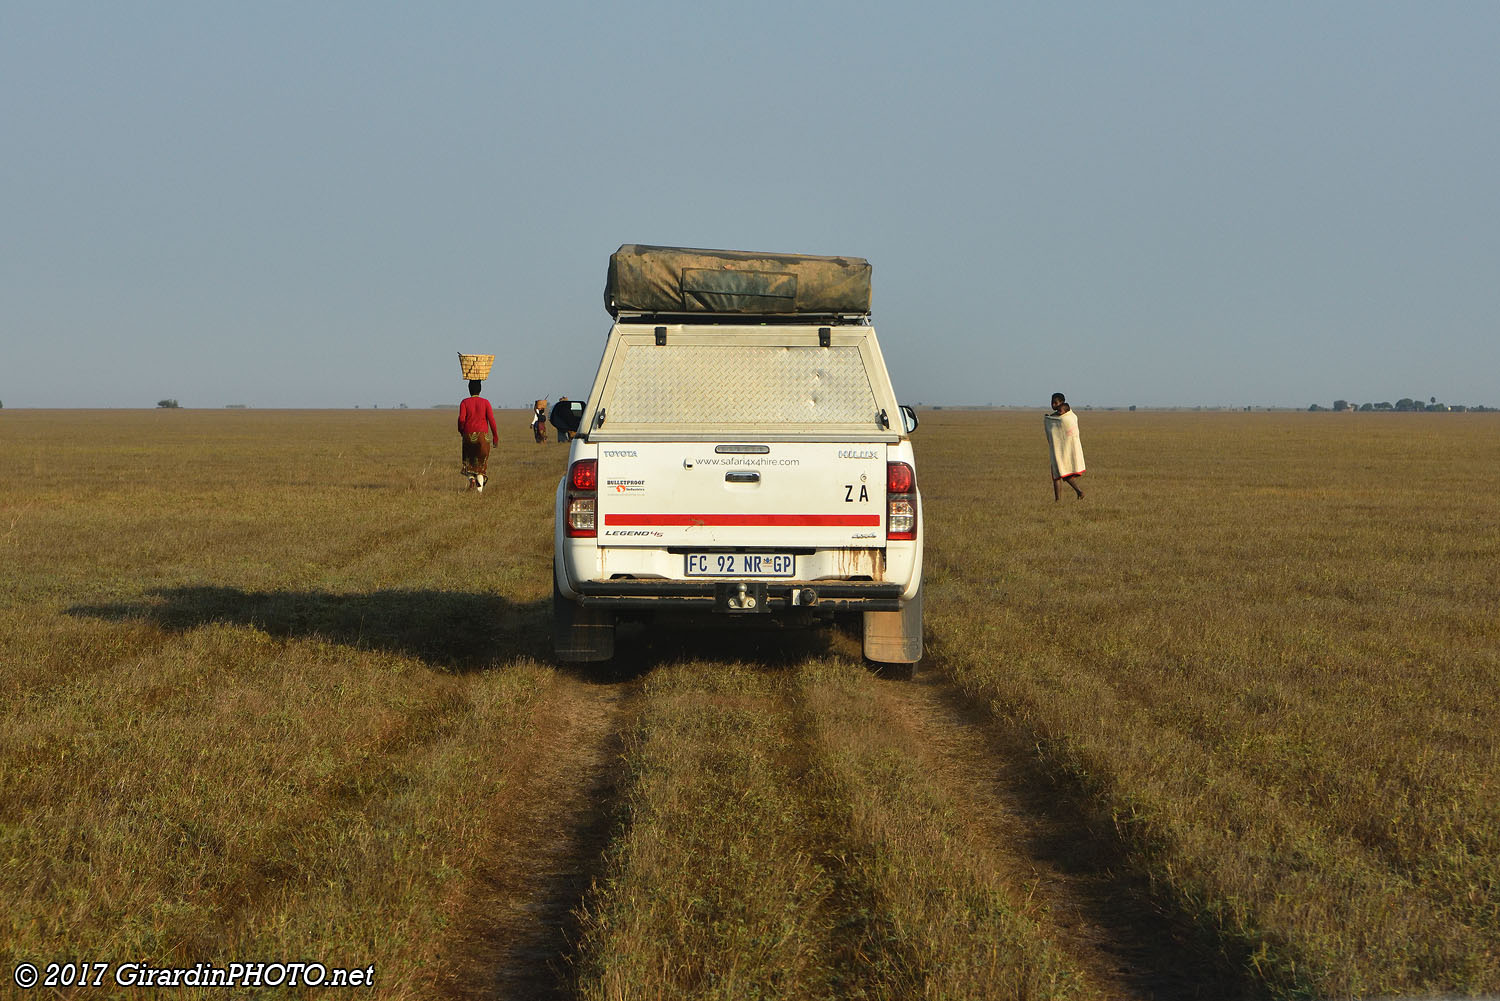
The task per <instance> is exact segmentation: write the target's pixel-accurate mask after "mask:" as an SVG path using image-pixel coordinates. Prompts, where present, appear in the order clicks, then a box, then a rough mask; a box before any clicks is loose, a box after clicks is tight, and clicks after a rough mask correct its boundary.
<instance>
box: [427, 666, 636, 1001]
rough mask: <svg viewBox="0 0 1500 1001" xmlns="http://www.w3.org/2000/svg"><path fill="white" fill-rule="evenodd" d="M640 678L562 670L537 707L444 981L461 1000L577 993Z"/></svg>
mask: <svg viewBox="0 0 1500 1001" xmlns="http://www.w3.org/2000/svg"><path fill="white" fill-rule="evenodd" d="M638 687H639V686H638V685H636V684H635V683H633V682H618V683H614V684H605V683H600V682H598V681H595V680H593V679H590V678H588V677H586V676H584V675H582V674H578V675H569V674H559V675H558V677H557V680H556V683H555V684H554V685H553V686H552V688H551V690H550V691H549V692H547V693H546V695H545V696H544V697H543V700H542V701H541V702H540V703H539V704H538V706H537V709H536V714H535V717H534V729H533V732H532V733H531V734H530V735H529V736H528V737H526V738H523V740H522V742H521V743H523V744H524V745H525V746H524V748H523V749H522V750H521V752H520V753H521V755H522V756H521V757H520V758H519V759H518V760H516V761H515V763H514V769H513V774H512V777H511V781H509V782H508V783H507V784H506V792H505V793H503V794H502V796H501V797H500V799H499V800H498V801H497V802H496V803H495V804H494V809H493V815H494V821H495V825H496V832H497V833H496V835H495V840H494V843H493V845H492V847H491V849H490V851H489V852H488V853H487V855H486V857H485V858H484V859H482V860H480V861H479V862H477V863H476V864H475V865H474V866H473V876H472V878H471V880H470V883H469V886H468V888H467V890H466V892H465V893H464V895H463V898H462V899H461V900H460V902H459V903H458V905H457V908H456V910H457V914H456V916H455V918H454V921H453V925H452V932H451V933H450V939H449V947H448V950H447V954H446V955H445V957H444V958H443V960H442V962H441V964H440V966H439V968H438V970H437V971H436V977H437V980H438V984H437V986H438V991H439V993H440V995H441V996H445V997H448V998H455V999H480V998H484V999H508V998H514V999H518V1001H519V999H548V998H566V997H571V995H572V992H571V989H570V987H569V984H568V982H569V979H570V975H571V971H570V969H569V967H570V964H571V959H570V952H571V944H572V942H573V941H574V940H575V939H576V931H577V927H576V926H577V917H576V912H577V909H578V907H579V904H580V902H581V901H582V899H583V897H584V895H585V894H586V893H587V892H588V890H589V887H590V885H591V884H592V883H593V880H594V879H595V877H596V876H598V875H599V873H600V871H601V869H602V860H603V852H604V849H605V847H606V846H607V843H608V840H609V835H610V831H611V828H612V826H613V824H614V821H615V819H616V818H615V812H616V805H617V802H618V795H619V784H620V779H621V776H620V764H619V762H620V752H621V740H622V736H621V735H622V732H623V727H624V720H625V718H626V716H627V715H628V713H629V712H630V711H631V707H632V705H633V703H634V701H635V698H636V695H637V693H638Z"/></svg>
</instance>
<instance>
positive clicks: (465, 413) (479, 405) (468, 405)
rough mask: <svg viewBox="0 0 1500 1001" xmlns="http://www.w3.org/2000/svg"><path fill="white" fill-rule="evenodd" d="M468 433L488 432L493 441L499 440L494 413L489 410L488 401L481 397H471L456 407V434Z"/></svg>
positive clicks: (498, 430)
mask: <svg viewBox="0 0 1500 1001" xmlns="http://www.w3.org/2000/svg"><path fill="white" fill-rule="evenodd" d="M470 431H488V432H490V435H491V437H492V438H493V439H494V440H496V441H499V440H500V429H499V428H498V427H496V426H495V411H493V410H491V409H490V401H489V400H486V399H485V398H484V397H482V396H471V397H469V398H468V399H467V400H464V401H463V402H462V403H460V404H459V405H458V433H459V434H468V433H469V432H470Z"/></svg>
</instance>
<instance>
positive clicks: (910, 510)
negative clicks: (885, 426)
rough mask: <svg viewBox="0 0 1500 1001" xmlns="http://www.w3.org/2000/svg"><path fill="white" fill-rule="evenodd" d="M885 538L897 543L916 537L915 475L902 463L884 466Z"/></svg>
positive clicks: (914, 471)
mask: <svg viewBox="0 0 1500 1001" xmlns="http://www.w3.org/2000/svg"><path fill="white" fill-rule="evenodd" d="M885 537H886V538H887V539H893V540H895V541H897V542H901V541H912V540H915V539H916V537H917V473H916V470H914V469H912V468H911V466H909V465H907V464H906V463H904V462H888V463H886V464H885Z"/></svg>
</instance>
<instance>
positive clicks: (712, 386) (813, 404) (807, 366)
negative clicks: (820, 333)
mask: <svg viewBox="0 0 1500 1001" xmlns="http://www.w3.org/2000/svg"><path fill="white" fill-rule="evenodd" d="M624 351H625V356H624V357H623V358H622V359H619V361H618V362H617V364H618V365H619V366H620V371H619V374H618V376H612V378H611V381H612V382H613V383H614V387H613V392H612V393H611V394H610V400H609V419H610V422H611V423H618V424H678V425H680V424H830V425H833V424H837V425H862V426H867V427H874V426H876V420H877V414H878V412H879V409H880V408H879V407H878V406H877V405H876V403H875V392H874V389H873V388H872V387H871V385H870V378H869V376H868V375H867V374H866V372H865V364H864V359H863V357H862V356H861V353H860V350H859V348H858V347H857V346H838V347H828V348H822V347H811V346H788V345H770V344H664V345H634V344H632V345H626V346H624Z"/></svg>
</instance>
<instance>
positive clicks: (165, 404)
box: [156, 400, 182, 410]
mask: <svg viewBox="0 0 1500 1001" xmlns="http://www.w3.org/2000/svg"><path fill="white" fill-rule="evenodd" d="M156 406H157V408H158V409H161V410H176V409H177V408H178V407H180V406H182V404H180V403H178V402H177V401H176V400H157V401H156Z"/></svg>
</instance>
